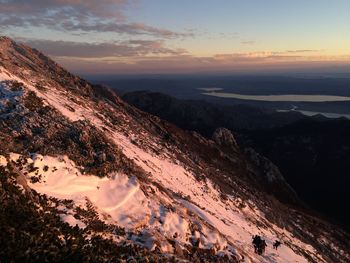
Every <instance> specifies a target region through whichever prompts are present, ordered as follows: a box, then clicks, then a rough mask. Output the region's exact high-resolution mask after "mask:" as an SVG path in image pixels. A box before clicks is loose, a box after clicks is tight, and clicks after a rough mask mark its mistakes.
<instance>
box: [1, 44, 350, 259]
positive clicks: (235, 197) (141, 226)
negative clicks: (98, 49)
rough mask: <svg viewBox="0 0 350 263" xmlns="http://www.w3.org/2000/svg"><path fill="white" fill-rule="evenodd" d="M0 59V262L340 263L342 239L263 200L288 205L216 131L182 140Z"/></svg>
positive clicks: (12, 49)
mask: <svg viewBox="0 0 350 263" xmlns="http://www.w3.org/2000/svg"><path fill="white" fill-rule="evenodd" d="M0 59H1V60H0V155H1V157H0V161H1V166H2V168H0V172H1V185H0V190H1V192H0V193H1V195H0V196H1V199H0V200H1V202H2V203H4V204H5V206H4V208H6V207H7V208H9V207H11V209H6V210H5V209H3V207H2V208H1V209H2V213H1V221H2V222H4V223H2V224H1V226H2V228H4V231H1V234H0V236H1V239H0V240H1V247H2V248H3V247H4V248H6V249H2V250H1V252H0V260H1V261H4V262H9V261H11V259H14V260H15V261H18V262H19V261H24V260H26V261H42V260H44V259H45V258H47V257H49V256H50V255H52V257H51V258H50V257H49V258H48V260H50V259H53V258H54V259H55V260H57V261H86V260H87V259H90V258H92V259H91V260H92V261H97V262H101V261H105V262H108V261H112V260H116V259H117V258H118V260H123V259H125V260H126V259H127V260H132V259H134V260H140V258H143V260H144V261H145V262H147V261H146V260H151V261H152V260H153V261H154V260H157V261H164V262H166V261H170V260H173V261H177V260H179V261H194V262H219V261H222V262H308V261H310V262H348V261H349V260H350V255H349V251H350V249H349V244H348V241H349V236H348V235H347V234H346V233H344V232H343V231H342V230H341V229H338V228H336V227H335V226H333V225H331V224H329V223H327V222H324V221H322V220H320V219H317V218H315V217H313V216H310V215H308V214H306V213H305V212H302V211H299V210H297V209H296V208H292V207H288V206H286V205H284V204H282V203H280V202H279V201H278V200H277V199H276V198H275V197H274V196H273V195H271V194H269V193H268V191H269V189H271V187H272V186H273V185H275V187H279V188H280V189H279V190H280V191H283V192H284V195H285V196H289V198H290V199H292V200H294V202H298V199H297V197H296V196H295V195H294V193H293V191H292V190H291V189H290V188H289V186H288V185H287V184H286V183H285V182H284V181H283V178H281V177H280V176H278V173H277V172H274V173H272V174H267V173H266V171H264V169H262V168H261V166H260V165H259V164H258V162H255V163H254V162H250V161H248V160H246V159H245V158H244V156H243V154H242V153H241V152H240V150H239V148H237V147H235V146H234V144H232V143H229V144H227V143H226V142H229V141H231V142H233V140H232V138H231V136H230V135H229V134H227V133H226V132H225V131H218V133H217V136H216V139H215V142H214V141H211V140H206V139H204V138H203V137H201V136H200V135H198V134H195V133H188V132H185V131H183V130H181V129H179V128H177V127H175V126H173V125H171V124H169V123H167V122H165V121H162V120H160V119H159V118H157V117H154V116H151V115H149V114H146V113H144V112H141V111H139V110H137V109H135V108H134V107H132V106H129V105H128V104H126V103H124V102H123V101H122V100H120V99H119V98H118V97H117V96H115V95H114V94H113V93H112V92H110V91H108V90H106V89H104V88H102V87H96V86H95V87H93V86H91V85H90V84H89V83H87V82H86V81H84V80H82V79H80V78H78V77H76V76H73V75H72V74H70V73H68V72H67V71H65V70H64V69H63V68H61V67H60V66H59V65H57V64H56V63H55V62H53V61H52V60H50V59H49V58H47V57H45V56H44V55H42V54H41V53H40V52H38V51H36V50H32V49H31V48H29V47H26V46H23V45H19V44H16V43H14V42H13V41H11V40H10V39H8V38H4V37H2V38H0ZM230 138H231V139H230ZM228 148H230V150H228ZM258 160H261V161H262V160H263V159H262V158H258ZM273 170H274V169H270V170H269V171H273ZM14 215H16V216H14ZM21 215H22V216H21ZM23 216H25V217H26V218H28V222H26V224H25V225H21V224H20V222H21V221H23V220H21V218H22V219H23ZM38 222H40V223H38ZM255 234H258V235H261V236H262V237H263V238H264V239H266V242H267V244H268V247H267V250H266V252H265V253H264V254H263V255H257V254H255V253H254V249H253V247H252V244H251V241H252V239H251V237H252V235H255ZM16 237H18V238H16ZM38 237H40V238H41V239H37V238H38ZM19 239H20V240H25V242H24V244H22V245H20V246H18V251H17V252H15V251H14V247H13V244H14V242H15V240H19ZM276 239H278V240H281V241H282V246H281V247H280V248H279V250H277V251H276V250H273V249H272V243H273V242H274V240H276ZM40 241H42V242H40ZM27 246H29V248H30V249H29V250H28V249H26V247H27ZM86 250H89V252H90V254H89V253H88V252H85V251H86ZM91 252H95V253H91ZM147 258H148V259H147Z"/></svg>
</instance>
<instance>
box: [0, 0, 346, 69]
mask: <svg viewBox="0 0 350 263" xmlns="http://www.w3.org/2000/svg"><path fill="white" fill-rule="evenodd" d="M349 10H350V2H349V1H346V0H336V1H327V0H310V1H302V0H296V1H286V0H282V1H275V0H266V1H260V0H248V1H231V0H222V1H209V0H203V1H186V0H178V1H162V0H147V1H146V0H114V1H113V0H102V1H98V2H97V1H93V0H86V1H83V0H80V1H79V0H53V1H44V0H32V1H21V0H13V1H8V0H0V30H1V35H7V36H10V37H12V38H14V39H15V40H17V41H20V42H23V43H26V44H29V45H30V46H32V47H35V48H37V49H38V50H40V51H42V52H44V53H45V54H47V55H50V56H51V57H52V58H54V59H55V60H57V61H58V62H59V63H61V64H62V65H63V66H65V67H67V68H68V69H69V70H72V71H74V72H77V73H80V74H97V75H98V74H130V73H132V74H143V73H155V74H157V73H200V72H204V73H205V72H209V73H225V72H226V73H242V72H248V73H249V72H251V73H254V72H265V71H267V72H279V71H288V70H292V71H304V70H306V71H308V70H311V71H318V70H323V71H327V70H330V71H337V72H338V71H339V72H349V69H350V27H349V25H350V16H349V14H348V12H349Z"/></svg>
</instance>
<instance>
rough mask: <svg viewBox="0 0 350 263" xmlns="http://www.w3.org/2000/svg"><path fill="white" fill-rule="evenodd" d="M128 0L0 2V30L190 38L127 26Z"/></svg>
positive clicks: (2, 0) (161, 30) (135, 25)
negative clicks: (29, 28)
mask: <svg viewBox="0 0 350 263" xmlns="http://www.w3.org/2000/svg"><path fill="white" fill-rule="evenodd" d="M133 2H135V1H132V0H99V1H96V0H31V1H28V0H0V28H2V29H6V28H12V27H29V26H32V27H46V28H49V29H54V30H58V31H64V32H71V33H76V32H87V33H95V32H109V33H118V34H129V35H151V36H155V37H162V38H176V37H189V36H193V35H194V33H193V32H189V31H188V32H174V31H171V30H167V29H163V28H158V27H153V26H150V25H146V24H144V23H133V22H128V21H127V19H126V17H125V16H124V10H125V8H126V7H128V6H130V5H132V3H133Z"/></svg>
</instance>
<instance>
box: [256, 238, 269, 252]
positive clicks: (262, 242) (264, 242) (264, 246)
mask: <svg viewBox="0 0 350 263" xmlns="http://www.w3.org/2000/svg"><path fill="white" fill-rule="evenodd" d="M266 247H267V244H266V241H265V240H264V239H261V241H260V246H259V250H258V252H260V253H259V255H262V254H264V253H265V249H266Z"/></svg>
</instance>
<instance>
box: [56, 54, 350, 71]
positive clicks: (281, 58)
mask: <svg viewBox="0 0 350 263" xmlns="http://www.w3.org/2000/svg"><path fill="white" fill-rule="evenodd" d="M275 53H276V52H251V53H235V54H218V55H214V56H208V57H195V56H192V55H189V54H180V55H167V56H162V57H159V56H146V57H144V56H133V57H129V58H128V59H127V60H125V59H123V58H119V57H114V58H113V57H110V58H108V59H106V60H95V61H94V62H93V63H92V61H91V60H80V59H75V58H58V59H59V62H60V63H62V64H63V65H65V66H66V67H68V68H69V69H71V70H73V71H74V72H76V73H78V74H84V75H88V74H101V75H103V74H148V73H152V74H155V73H157V74H158V73H167V74H169V73H186V74H187V73H207V72H211V73H223V72H226V73H247V72H249V73H252V72H253V73H254V72H267V71H269V72H279V71H283V70H285V71H286V72H287V71H288V70H303V69H307V70H313V69H316V68H318V67H334V66H341V67H342V66H344V65H350V55H348V56H334V57H328V56H319V55H315V56H302V55H284V54H275Z"/></svg>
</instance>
